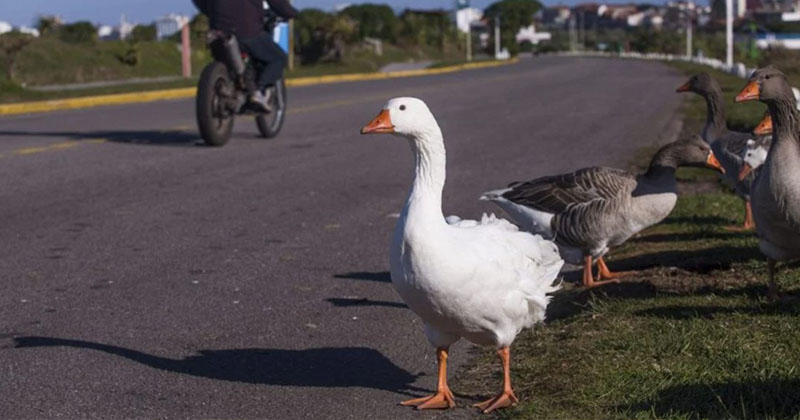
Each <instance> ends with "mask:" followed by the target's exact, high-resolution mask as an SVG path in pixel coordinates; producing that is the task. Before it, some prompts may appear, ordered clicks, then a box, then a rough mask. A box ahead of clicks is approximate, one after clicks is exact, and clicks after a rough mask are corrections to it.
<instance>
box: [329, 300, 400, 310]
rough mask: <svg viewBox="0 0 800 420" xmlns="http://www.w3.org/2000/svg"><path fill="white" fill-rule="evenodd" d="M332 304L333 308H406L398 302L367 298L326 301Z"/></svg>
mask: <svg viewBox="0 0 800 420" xmlns="http://www.w3.org/2000/svg"><path fill="white" fill-rule="evenodd" d="M326 300H327V301H328V302H330V303H332V304H333V306H338V307H345V308H346V307H350V306H383V307H386V308H408V306H406V305H405V304H404V303H400V302H387V301H384V300H370V299H367V298H361V299H352V298H330V299H326Z"/></svg>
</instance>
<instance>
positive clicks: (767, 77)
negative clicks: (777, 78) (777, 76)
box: [764, 75, 772, 80]
mask: <svg viewBox="0 0 800 420" xmlns="http://www.w3.org/2000/svg"><path fill="white" fill-rule="evenodd" d="M770 77H772V76H770V75H766V76H764V79H766V80H769V78H770Z"/></svg>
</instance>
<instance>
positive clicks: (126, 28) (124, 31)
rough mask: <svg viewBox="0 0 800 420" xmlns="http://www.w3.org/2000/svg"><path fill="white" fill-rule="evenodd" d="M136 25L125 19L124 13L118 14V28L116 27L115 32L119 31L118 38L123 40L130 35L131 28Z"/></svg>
mask: <svg viewBox="0 0 800 420" xmlns="http://www.w3.org/2000/svg"><path fill="white" fill-rule="evenodd" d="M135 27H136V25H135V24H133V23H130V22H128V21H127V20H125V15H122V16H120V18H119V28H117V32H119V39H121V40H125V39H128V37H129V36H131V32H133V28H135Z"/></svg>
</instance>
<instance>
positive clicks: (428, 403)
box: [400, 348, 456, 410]
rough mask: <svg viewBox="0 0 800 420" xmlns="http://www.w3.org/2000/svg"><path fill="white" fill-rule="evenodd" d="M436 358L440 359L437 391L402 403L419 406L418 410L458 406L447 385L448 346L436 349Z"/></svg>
mask: <svg viewBox="0 0 800 420" xmlns="http://www.w3.org/2000/svg"><path fill="white" fill-rule="evenodd" d="M436 358H437V359H438V361H439V382H438V384H437V386H436V393H435V394H433V395H430V396H427V397H422V398H414V399H413V400H408V401H403V402H401V403H400V405H408V406H412V407H417V410H426V409H429V408H453V407H455V406H456V401H455V398H453V393H452V392H451V391H450V387H449V386H447V348H443V349H442V348H440V349H436Z"/></svg>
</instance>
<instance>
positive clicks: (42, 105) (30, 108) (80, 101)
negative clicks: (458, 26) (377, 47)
mask: <svg viewBox="0 0 800 420" xmlns="http://www.w3.org/2000/svg"><path fill="white" fill-rule="evenodd" d="M518 61H519V59H517V58H514V59H511V60H506V61H496V60H492V61H482V62H476V63H465V64H458V65H454V66H447V67H439V68H433V69H419V70H404V71H395V72H389V73H350V74H333V75H328V76H318V77H298V78H294V79H287V80H286V85H287V86H292V87H298V86H311V85H320V84H330V83H344V82H357V81H364V80H381V79H395V78H400V77H414V76H429V75H436V74H445V73H454V72H458V71H463V70H471V69H479V68H487V67H498V66H504V65H509V64H514V63H516V62H518ZM196 92H197V88H195V87H189V88H179V89H166V90H152V91H143V92H131V93H119V94H112V95H99V96H85V97H81V98H67V99H53V100H48V101H35V102H20V103H14V104H0V115H17V114H33V113H41V112H52V111H63V110H70V109H82V108H93V107H97V106H106V105H122V104H133V103H145V102H154V101H162V100H169V99H183V98H191V97H193V96H194V95H195V93H196Z"/></svg>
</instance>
